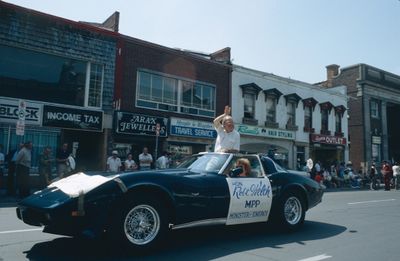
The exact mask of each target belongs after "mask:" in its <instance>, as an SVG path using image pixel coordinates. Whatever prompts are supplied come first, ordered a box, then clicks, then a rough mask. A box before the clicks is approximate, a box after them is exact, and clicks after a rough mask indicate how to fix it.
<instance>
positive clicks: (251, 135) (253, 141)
mask: <svg viewBox="0 0 400 261" xmlns="http://www.w3.org/2000/svg"><path fill="white" fill-rule="evenodd" d="M232 106H233V107H232V116H233V119H234V122H235V123H236V128H237V130H238V131H239V133H240V134H241V150H242V151H243V152H254V153H264V154H268V155H269V156H270V157H273V158H274V159H275V160H276V161H277V162H279V163H280V164H281V165H283V166H284V167H286V168H290V169H299V170H300V169H302V168H303V167H304V165H305V162H306V160H307V159H308V158H311V159H313V161H321V163H322V165H323V166H326V167H329V166H330V165H331V164H332V163H339V162H343V161H347V160H348V143H347V110H346V108H347V96H346V87H345V86H338V87H336V88H334V89H331V90H330V91H327V90H326V89H323V88H321V87H319V86H315V85H311V84H308V83H304V82H300V81H296V80H293V79H290V78H284V77H280V76H276V75H273V74H269V73H265V72H260V71H257V70H253V69H249V68H245V67H242V66H238V65H234V66H233V73H232Z"/></svg>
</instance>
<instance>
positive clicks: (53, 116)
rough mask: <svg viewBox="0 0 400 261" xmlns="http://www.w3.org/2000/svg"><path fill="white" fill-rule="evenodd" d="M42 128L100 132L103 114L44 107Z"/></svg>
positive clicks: (100, 112)
mask: <svg viewBox="0 0 400 261" xmlns="http://www.w3.org/2000/svg"><path fill="white" fill-rule="evenodd" d="M43 126H48V127H60V128H66V129H78V130H91V131H102V130H103V112H102V111H89V110H80V109H74V108H66V107H56V106H50V105H44V106H43Z"/></svg>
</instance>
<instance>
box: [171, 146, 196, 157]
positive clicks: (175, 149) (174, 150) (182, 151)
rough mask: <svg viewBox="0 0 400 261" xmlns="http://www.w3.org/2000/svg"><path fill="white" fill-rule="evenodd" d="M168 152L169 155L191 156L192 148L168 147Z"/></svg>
mask: <svg viewBox="0 0 400 261" xmlns="http://www.w3.org/2000/svg"><path fill="white" fill-rule="evenodd" d="M168 151H169V152H171V153H175V154H185V155H192V147H191V146H178V145H169V146H168Z"/></svg>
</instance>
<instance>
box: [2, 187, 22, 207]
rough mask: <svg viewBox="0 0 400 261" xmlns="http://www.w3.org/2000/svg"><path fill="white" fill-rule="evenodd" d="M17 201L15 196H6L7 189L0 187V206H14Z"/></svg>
mask: <svg viewBox="0 0 400 261" xmlns="http://www.w3.org/2000/svg"><path fill="white" fill-rule="evenodd" d="M17 202H18V197H17V196H8V195H7V190H5V189H0V207H12V206H16V204H17Z"/></svg>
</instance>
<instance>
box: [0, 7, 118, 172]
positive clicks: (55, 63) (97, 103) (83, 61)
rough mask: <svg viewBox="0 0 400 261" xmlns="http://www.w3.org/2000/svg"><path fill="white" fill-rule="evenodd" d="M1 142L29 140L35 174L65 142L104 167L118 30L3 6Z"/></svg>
mask: <svg viewBox="0 0 400 261" xmlns="http://www.w3.org/2000/svg"><path fill="white" fill-rule="evenodd" d="M0 8H1V16H0V57H1V59H0V143H1V144H3V145H4V152H5V154H7V152H8V151H10V150H13V149H15V148H17V146H18V143H19V142H22V141H28V140H30V141H32V142H33V145H34V148H33V154H32V155H33V161H32V170H31V172H35V171H37V167H38V155H39V154H40V153H42V151H43V148H44V147H46V146H50V147H51V148H52V149H53V156H54V157H55V154H56V151H57V149H58V148H59V147H60V145H61V144H62V143H65V142H66V143H68V145H69V148H70V150H71V152H72V153H74V154H75V156H76V161H77V167H78V169H102V168H103V162H104V160H105V159H104V158H105V153H104V152H105V146H106V145H107V142H106V138H107V135H106V132H105V131H104V130H105V128H106V127H107V128H109V129H111V127H112V121H111V119H112V113H111V111H112V101H113V89H114V73H115V71H114V68H115V54H116V35H117V34H116V33H115V32H113V31H110V30H106V29H100V28H98V27H94V26H90V25H87V24H84V23H80V22H73V21H70V20H66V19H63V18H59V17H55V16H51V15H47V14H43V13H40V12H36V11H33V10H30V9H25V8H22V7H18V6H15V5H11V4H8V3H5V2H0Z"/></svg>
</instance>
